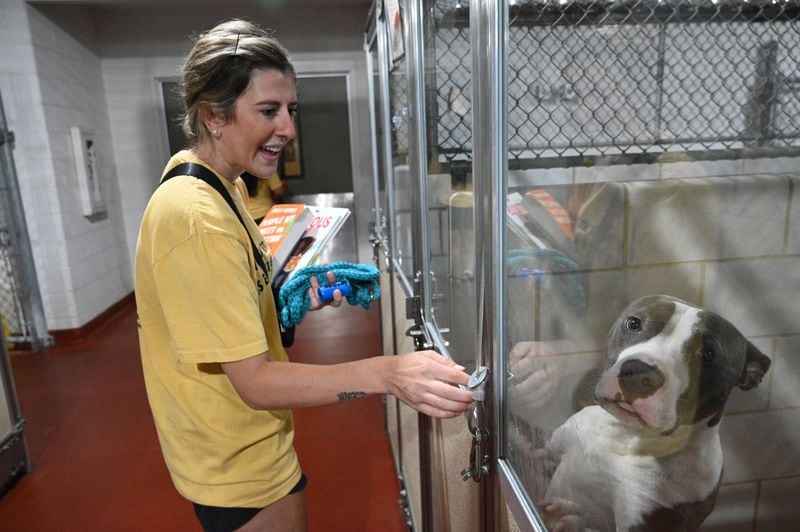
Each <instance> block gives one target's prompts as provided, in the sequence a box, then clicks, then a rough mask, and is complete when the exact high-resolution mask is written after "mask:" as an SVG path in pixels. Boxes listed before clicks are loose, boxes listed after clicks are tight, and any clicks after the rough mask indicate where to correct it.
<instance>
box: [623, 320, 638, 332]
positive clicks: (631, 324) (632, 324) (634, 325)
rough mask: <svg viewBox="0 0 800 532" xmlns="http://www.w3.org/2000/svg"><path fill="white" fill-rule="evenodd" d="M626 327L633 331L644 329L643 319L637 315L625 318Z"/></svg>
mask: <svg viewBox="0 0 800 532" xmlns="http://www.w3.org/2000/svg"><path fill="white" fill-rule="evenodd" d="M625 328H626V329H628V330H629V331H631V332H639V331H641V330H642V320H640V319H639V318H637V317H636V316H631V317H630V318H628V319H626V320H625Z"/></svg>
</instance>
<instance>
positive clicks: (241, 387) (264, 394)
mask: <svg viewBox="0 0 800 532" xmlns="http://www.w3.org/2000/svg"><path fill="white" fill-rule="evenodd" d="M222 367H223V369H224V371H225V373H226V374H227V375H228V378H229V379H230V380H231V383H232V384H233V387H234V388H235V389H236V391H237V392H238V394H239V396H240V397H241V398H242V400H243V401H244V402H245V403H246V404H247V405H248V406H250V407H251V408H254V409H259V410H273V409H283V408H299V407H306V406H318V405H324V404H331V403H336V402H339V401H345V400H347V399H352V398H355V397H363V396H366V395H369V394H375V393H379V394H386V393H388V394H392V395H394V396H396V397H397V398H398V399H400V400H401V401H402V402H404V403H405V404H407V405H408V406H410V407H412V408H414V409H415V410H418V411H419V412H422V413H423V414H427V415H429V416H433V417H441V418H449V417H455V416H457V415H459V414H461V413H463V412H465V411H466V410H467V409H468V408H469V406H470V404H471V403H472V392H470V391H467V390H462V389H461V388H458V387H457V386H454V385H456V384H462V385H466V384H467V381H468V380H469V376H468V375H467V374H466V373H464V372H463V368H461V367H460V366H457V365H456V364H455V362H453V361H452V360H449V359H447V358H445V357H443V356H441V355H439V354H438V353H436V352H434V351H420V352H415V353H409V354H406V355H399V356H378V357H372V358H366V359H362V360H357V361H354V362H346V363H343V364H333V365H316V364H298V363H294V362H273V361H271V360H270V357H269V353H262V354H261V355H258V356H255V357H251V358H247V359H244V360H239V361H237V362H228V363H225V364H223V365H222Z"/></svg>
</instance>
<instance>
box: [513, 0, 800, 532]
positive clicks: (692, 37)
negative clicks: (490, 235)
mask: <svg viewBox="0 0 800 532" xmlns="http://www.w3.org/2000/svg"><path fill="white" fill-rule="evenodd" d="M754 4H755V3H752V2H737V1H735V0H732V1H730V2H711V1H709V2H693V3H692V5H696V6H698V9H697V10H696V11H695V10H692V13H691V14H689V13H688V11H686V10H683V9H681V8H680V5H684V6H685V5H688V4H686V3H681V2H637V3H636V5H637V8H636V9H631V10H625V9H623V11H625V13H624V15H623V13H622V11H619V10H617V8H613V6H612V4H611V3H608V4H606V3H591V4H590V3H581V2H568V3H562V4H560V5H562V6H563V7H561V8H559V7H557V6H556V5H555V4H553V3H545V2H515V3H514V6H513V7H511V8H510V10H511V11H510V17H509V20H510V21H511V25H510V26H509V28H508V31H509V47H510V49H509V58H508V79H509V87H508V95H509V102H508V103H509V112H508V121H507V125H508V137H509V138H508V140H509V179H508V185H509V186H508V190H507V193H508V198H507V199H508V212H507V227H506V232H507V245H508V251H507V256H506V257H505V259H506V265H507V272H506V283H507V286H506V300H507V305H508V308H507V310H506V316H507V323H506V324H505V333H504V334H505V344H506V346H507V349H506V350H507V352H506V353H505V355H506V365H505V370H506V375H505V377H506V382H507V393H506V397H505V399H506V404H505V412H506V420H505V421H506V425H505V429H504V430H505V438H506V449H505V456H507V458H508V461H509V463H510V464H511V466H512V467H513V469H514V471H515V473H516V475H517V477H518V478H519V479H520V481H521V483H522V485H523V488H524V491H525V492H526V493H527V495H528V498H529V500H530V503H531V504H532V505H533V506H534V507H535V508H536V509H537V510H538V512H539V514H540V515H541V516H542V517H543V520H544V521H545V522H547V524H548V526H550V527H554V526H556V525H557V524H559V523H561V524H563V525H566V526H567V527H568V528H569V527H573V529H580V527H582V526H588V527H589V528H594V529H598V530H614V529H616V528H619V529H628V528H631V527H635V526H643V527H645V529H652V527H654V526H661V527H662V528H664V529H672V530H685V529H688V530H694V529H696V528H697V527H699V526H700V523H702V525H703V527H704V529H709V530H711V529H713V530H739V529H751V528H754V527H755V528H756V529H759V530H761V529H764V530H771V529H780V528H785V527H792V526H794V523H796V521H797V519H798V518H800V510H799V509H798V507H797V505H796V504H795V503H794V501H793V499H794V495H793V494H794V493H796V491H797V490H798V489H800V473H798V472H800V453H798V452H797V450H798V449H800V432H798V431H797V430H796V428H795V427H797V426H800V425H798V422H800V413H799V412H800V409H799V408H798V407H800V404H799V402H798V399H797V398H798V397H800V395H798V393H797V391H798V389H800V384H798V383H800V364H798V363H797V362H795V361H796V360H800V359H798V357H797V356H796V352H797V348H798V347H800V320H798V318H797V316H800V304H799V303H798V300H797V298H796V297H795V296H794V294H796V293H797V291H798V290H799V289H800V267H798V266H799V264H798V262H799V261H798V259H799V258H800V236H798V235H800V225H799V224H800V210H798V209H800V207H798V205H800V202H799V200H800V197H798V194H799V192H798V190H800V173H798V170H797V169H798V168H800V165H799V163H800V158H798V154H800V150H798V148H800V83H798V82H797V79H796V73H797V72H798V71H800V54H798V50H800V37H798V35H800V32H799V31H798V29H799V25H798V22H797V20H796V16H795V15H793V13H795V11H793V10H794V9H796V8H797V5H796V4H795V3H792V2H788V3H785V2H781V3H771V2H764V3H757V4H758V7H757V8H756V7H755V5H754ZM790 4H791V6H790ZM614 5H617V7H619V8H620V9H622V7H621V6H622V5H623V4H619V3H615V4H614ZM626 5H627V4H626ZM700 7H702V9H700ZM607 8H608V9H607ZM612 8H613V9H612ZM763 10H766V11H763ZM620 17H622V18H623V19H624V23H622V22H623V20H622V19H620ZM687 17H688V18H687ZM766 18H769V20H770V22H769V23H766ZM689 22H691V24H690V23H689ZM790 294H791V295H790ZM656 295H668V296H671V297H672V298H677V300H678V301H676V300H674V299H659V300H658V301H660V303H658V304H655V306H648V305H645V304H643V303H641V301H640V302H639V303H637V304H636V305H635V306H634V307H629V305H630V304H631V303H633V302H636V301H637V300H639V298H642V297H646V296H656ZM646 301H649V302H653V300H652V299H648V300H646ZM626 308H627V310H626ZM725 323H728V325H724V324H725ZM642 346H643V347H642ZM762 377H763V378H762ZM598 401H599V402H600V404H601V405H603V406H604V408H601V406H600V405H598ZM717 434H718V436H717ZM767 457H780V458H777V459H769V458H767ZM631 464H635V467H634V466H632V465H631ZM676 464H680V467H678V466H676ZM634 471H635V473H634ZM719 471H724V473H722V476H721V478H719ZM570 472H572V473H574V474H571V473H570ZM643 478H645V479H647V480H648V481H649V482H650V484H651V486H650V487H649V488H645V487H637V488H636V489H628V488H629V487H630V486H634V485H635V484H634V482H636V481H641V480H642V479H643ZM651 488H652V489H653V490H655V491H654V492H649V491H648V490H649V489H651ZM556 499H558V500H556ZM648 527H650V528H648Z"/></svg>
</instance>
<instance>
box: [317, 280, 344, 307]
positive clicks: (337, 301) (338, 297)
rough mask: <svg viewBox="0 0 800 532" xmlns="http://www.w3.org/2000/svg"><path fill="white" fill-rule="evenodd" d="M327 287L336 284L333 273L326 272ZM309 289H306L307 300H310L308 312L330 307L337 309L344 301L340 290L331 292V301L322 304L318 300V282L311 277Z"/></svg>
mask: <svg viewBox="0 0 800 532" xmlns="http://www.w3.org/2000/svg"><path fill="white" fill-rule="evenodd" d="M327 276H328V285H332V284H333V283H335V282H336V275H335V274H334V273H333V272H328V273H327ZM310 281H311V287H310V288H309V289H308V298H309V299H310V300H311V303H310V304H309V307H308V310H319V309H321V308H323V307H327V306H331V307H338V306H340V305H341V304H342V301H344V297H343V296H342V291H341V290H334V291H333V301H328V302H322V301H320V299H319V280H318V279H317V278H316V277H315V276H313V275H312V276H311V279H310Z"/></svg>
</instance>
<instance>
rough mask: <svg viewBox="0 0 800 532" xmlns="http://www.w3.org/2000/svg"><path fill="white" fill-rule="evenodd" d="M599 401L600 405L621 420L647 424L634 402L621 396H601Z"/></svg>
mask: <svg viewBox="0 0 800 532" xmlns="http://www.w3.org/2000/svg"><path fill="white" fill-rule="evenodd" d="M598 402H599V403H600V406H602V407H603V408H604V409H606V410H608V411H609V412H610V413H611V414H612V415H613V416H614V417H616V418H618V419H619V420H620V421H633V422H636V423H639V424H645V423H644V420H643V419H642V417H641V415H640V414H639V412H638V411H637V410H636V408H634V406H633V404H632V403H630V402H629V401H626V400H625V399H622V398H619V397H616V398H614V399H610V398H604V397H599V398H598Z"/></svg>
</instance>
